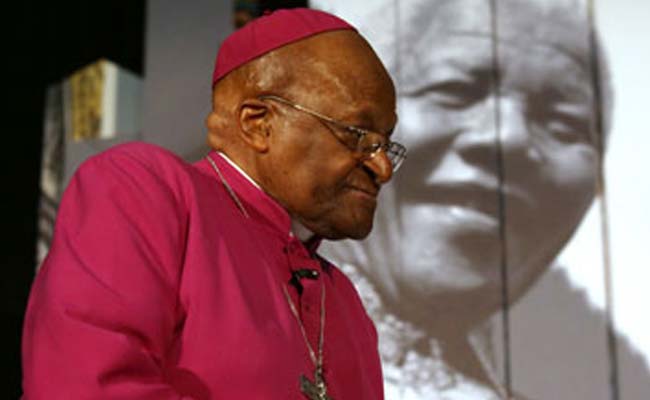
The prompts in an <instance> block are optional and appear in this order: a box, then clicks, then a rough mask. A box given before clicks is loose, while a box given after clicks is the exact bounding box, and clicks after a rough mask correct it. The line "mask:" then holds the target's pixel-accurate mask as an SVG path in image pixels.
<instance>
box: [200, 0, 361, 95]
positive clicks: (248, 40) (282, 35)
mask: <svg viewBox="0 0 650 400" xmlns="http://www.w3.org/2000/svg"><path fill="white" fill-rule="evenodd" d="M340 29H351V30H356V29H355V28H354V27H353V26H352V25H350V24H348V23H347V22H345V21H344V20H342V19H341V18H338V17H335V16H334V15H331V14H328V13H326V12H323V11H318V10H311V9H308V8H293V9H286V10H278V11H275V12H273V13H270V14H266V15H263V16H261V17H259V18H257V19H255V20H253V21H251V22H249V23H248V24H246V25H245V26H244V27H243V28H241V29H239V30H237V31H235V32H234V33H232V34H231V35H230V36H228V37H227V38H226V40H224V42H223V43H222V44H221V47H220V48H219V53H218V54H217V61H216V63H215V67H214V73H213V74H212V86H213V87H214V85H215V84H216V83H217V82H218V81H219V80H220V79H221V78H223V77H224V76H226V75H227V74H228V73H229V72H230V71H232V70H234V69H236V68H237V67H239V66H241V65H244V64H246V63H247V62H249V61H251V60H253V59H255V58H257V57H259V56H261V55H264V54H266V53H268V52H270V51H271V50H273V49H277V48H278V47H282V46H285V45H287V44H289V43H293V42H296V41H298V40H301V39H304V38H306V37H309V36H312V35H315V34H318V33H322V32H327V31H335V30H340Z"/></svg>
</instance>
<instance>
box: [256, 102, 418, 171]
mask: <svg viewBox="0 0 650 400" xmlns="http://www.w3.org/2000/svg"><path fill="white" fill-rule="evenodd" d="M257 99H258V100H262V101H263V100H274V101H277V102H279V103H281V104H284V105H287V106H289V107H291V108H293V109H295V110H298V111H301V112H304V113H306V114H308V115H311V116H312V117H315V118H316V119H318V120H321V121H324V122H327V123H330V124H332V125H334V126H336V127H337V128H339V129H342V130H344V131H345V132H347V133H350V134H352V135H355V136H356V137H357V144H356V146H354V148H353V147H352V146H350V145H349V144H348V143H346V142H345V141H344V140H343V139H341V138H340V137H339V136H338V135H337V134H336V133H334V132H331V133H332V135H334V137H336V139H338V140H339V141H340V142H341V144H343V145H344V146H345V147H347V148H348V149H349V150H351V151H354V152H358V153H360V154H362V155H363V156H364V157H366V158H364V160H370V159H372V158H374V157H375V156H376V155H377V154H378V153H379V152H380V151H382V150H383V151H384V153H385V154H386V156H387V157H388V160H389V161H390V163H391V166H392V170H393V172H395V171H397V170H398V169H399V167H400V166H401V165H402V163H403V162H404V160H405V159H406V146H404V145H403V144H401V143H398V142H394V141H392V140H390V139H388V138H387V137H386V135H385V134H383V133H379V132H374V131H371V130H369V129H365V128H360V127H358V126H354V125H349V124H346V123H344V122H341V121H339V120H336V119H334V118H332V117H328V116H327V115H325V114H322V113H320V112H318V111H315V110H312V109H310V108H307V107H305V106H302V105H300V104H297V103H294V102H292V101H291V100H288V99H285V98H284V97H281V96H277V95H272V94H269V95H262V96H259V97H258V98H257ZM368 134H374V135H379V136H381V137H384V138H386V143H383V144H379V143H373V146H378V147H376V148H372V149H371V151H368V150H363V149H361V148H360V147H361V141H362V140H363V138H364V137H366V136H367V135H368ZM395 147H396V148H397V149H396V150H395V149H394V148H395ZM389 151H391V152H389ZM391 154H394V157H393V158H391ZM394 159H395V160H397V161H394Z"/></svg>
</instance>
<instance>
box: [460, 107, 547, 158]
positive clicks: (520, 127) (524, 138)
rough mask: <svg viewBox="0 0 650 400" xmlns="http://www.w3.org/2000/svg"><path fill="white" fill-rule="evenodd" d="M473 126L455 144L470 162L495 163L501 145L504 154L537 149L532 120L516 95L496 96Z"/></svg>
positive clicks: (524, 152)
mask: <svg viewBox="0 0 650 400" xmlns="http://www.w3.org/2000/svg"><path fill="white" fill-rule="evenodd" d="M481 112H482V113H483V116H482V118H475V120H474V121H475V123H474V124H472V126H471V127H469V128H468V129H466V130H465V131H464V132H462V133H460V134H459V136H458V137H457V139H456V140H455V143H454V146H455V147H456V148H457V149H458V152H459V154H460V155H461V157H462V158H463V159H464V160H465V161H466V162H468V163H470V164H475V165H494V164H495V163H496V157H497V146H500V148H501V152H502V153H503V154H504V155H508V154H520V155H521V154H528V153H530V152H533V151H534V149H533V146H532V138H531V135H532V132H530V121H529V119H528V117H527V114H526V108H525V104H522V102H521V101H519V100H518V99H515V98H509V97H501V98H499V100H498V101H497V100H496V99H492V101H490V102H489V103H488V106H487V107H485V108H483V109H482V110H481Z"/></svg>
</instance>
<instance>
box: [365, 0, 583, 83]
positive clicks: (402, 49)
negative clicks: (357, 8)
mask: <svg viewBox="0 0 650 400" xmlns="http://www.w3.org/2000/svg"><path fill="white" fill-rule="evenodd" d="M382 1H383V2H384V4H383V7H380V8H379V10H378V11H377V12H374V13H373V15H371V16H370V18H367V19H366V21H367V22H368V23H367V24H366V26H362V27H361V29H362V30H366V31H368V32H369V34H370V35H371V39H372V41H373V43H378V52H379V53H380V55H381V56H382V58H383V59H384V60H385V61H386V62H387V64H388V65H389V67H390V69H391V70H393V71H394V70H395V69H396V64H397V63H398V62H399V59H400V57H402V56H404V55H408V54H409V53H416V52H424V51H431V48H432V45H435V44H438V45H443V44H444V43H443V44H441V36H448V35H456V34H458V35H474V36H477V37H480V36H483V37H485V38H486V39H489V40H490V39H492V38H493V37H496V38H497V39H498V40H499V42H504V43H507V42H517V43H518V44H519V45H523V46H527V45H529V46H535V47H538V46H548V47H550V48H553V49H556V50H557V51H559V52H561V53H564V54H566V55H567V56H569V57H570V58H572V59H574V60H575V61H576V62H577V63H578V64H580V65H581V66H582V67H586V66H587V65H588V58H589V51H588V49H589V25H588V19H587V7H586V4H585V0H498V1H496V2H495V3H496V7H495V8H494V9H492V8H491V5H490V3H491V2H490V1H487V0H402V1H399V2H394V1H392V0H390V1H389V0H382ZM494 22H496V24H493V23H494ZM381 27H383V29H381ZM442 42H444V41H442ZM396 49H397V50H396Z"/></svg>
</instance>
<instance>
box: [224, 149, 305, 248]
mask: <svg viewBox="0 0 650 400" xmlns="http://www.w3.org/2000/svg"><path fill="white" fill-rule="evenodd" d="M217 153H218V154H219V155H220V156H221V157H222V158H223V159H224V160H226V162H227V163H228V164H230V166H231V167H233V168H234V169H235V170H236V171H237V172H239V173H240V174H241V175H242V176H243V177H244V178H246V180H248V181H249V182H250V183H251V184H252V185H253V186H255V187H256V188H258V189H259V190H261V191H264V189H262V187H261V186H260V185H259V184H258V183H257V182H255V181H254V180H253V178H251V177H250V176H249V175H248V174H247V173H246V172H245V171H244V170H243V169H241V167H240V166H239V165H237V164H236V163H235V162H234V161H233V160H231V159H230V157H228V156H227V155H226V153H224V152H221V151H217ZM290 233H291V234H292V235H293V236H295V237H296V238H298V240H300V241H301V242H303V243H306V242H308V241H309V240H310V239H312V238H313V237H314V232H312V231H310V230H309V229H308V228H307V227H305V226H304V225H303V224H302V223H300V221H298V220H297V219H296V218H293V217H292V218H291V232H290Z"/></svg>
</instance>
